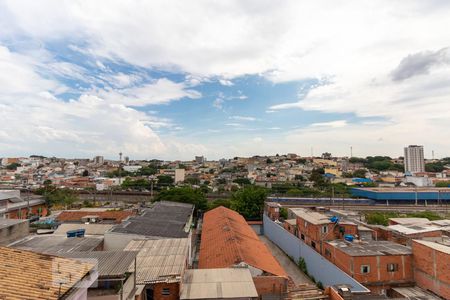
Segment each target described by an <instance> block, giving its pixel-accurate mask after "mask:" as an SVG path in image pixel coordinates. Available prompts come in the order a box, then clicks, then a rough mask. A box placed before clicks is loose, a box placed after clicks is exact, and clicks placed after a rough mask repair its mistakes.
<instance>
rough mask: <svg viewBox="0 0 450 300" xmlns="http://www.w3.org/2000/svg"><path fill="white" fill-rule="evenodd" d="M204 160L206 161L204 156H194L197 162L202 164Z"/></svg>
mask: <svg viewBox="0 0 450 300" xmlns="http://www.w3.org/2000/svg"><path fill="white" fill-rule="evenodd" d="M205 161H206V158H205V157H204V156H196V157H195V162H196V163H198V164H203V163H205Z"/></svg>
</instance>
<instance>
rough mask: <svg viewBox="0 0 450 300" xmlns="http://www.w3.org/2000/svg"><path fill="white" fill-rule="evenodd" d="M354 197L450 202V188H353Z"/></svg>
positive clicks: (400, 201) (393, 200)
mask: <svg viewBox="0 0 450 300" xmlns="http://www.w3.org/2000/svg"><path fill="white" fill-rule="evenodd" d="M351 192H352V195H353V196H355V197H361V198H365V199H371V200H374V201H376V202H386V201H390V202H399V203H402V202H404V203H408V202H415V201H416V199H417V201H418V202H425V201H427V202H430V203H440V202H441V203H448V202H450V188H417V189H416V188H353V189H352V190H351Z"/></svg>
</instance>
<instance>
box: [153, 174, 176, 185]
mask: <svg viewBox="0 0 450 300" xmlns="http://www.w3.org/2000/svg"><path fill="white" fill-rule="evenodd" d="M157 178H158V186H159V187H167V186H172V185H173V183H174V180H173V178H172V177H171V176H169V175H159V176H158V177H157Z"/></svg>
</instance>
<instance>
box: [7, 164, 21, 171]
mask: <svg viewBox="0 0 450 300" xmlns="http://www.w3.org/2000/svg"><path fill="white" fill-rule="evenodd" d="M17 167H20V164H18V163H12V164H9V165H7V166H6V169H7V170H14V171H15V170H17Z"/></svg>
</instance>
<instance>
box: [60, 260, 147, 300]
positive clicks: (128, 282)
mask: <svg viewBox="0 0 450 300" xmlns="http://www.w3.org/2000/svg"><path fill="white" fill-rule="evenodd" d="M137 254H138V252H137V251H87V252H86V251H85V252H66V253H60V254H58V255H60V256H63V257H67V258H73V259H77V260H80V261H86V262H92V263H95V264H96V268H97V272H98V279H97V281H96V283H95V284H93V285H92V286H91V287H90V288H89V289H88V292H87V296H88V299H89V300H122V299H137V298H139V297H142V296H143V292H142V290H140V289H138V288H137V286H136V281H135V280H136V277H135V276H136V267H137V261H136V256H137Z"/></svg>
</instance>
